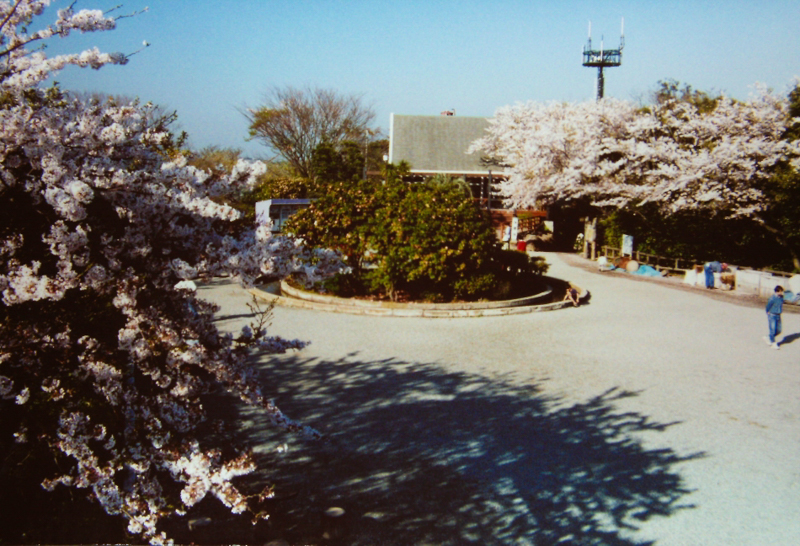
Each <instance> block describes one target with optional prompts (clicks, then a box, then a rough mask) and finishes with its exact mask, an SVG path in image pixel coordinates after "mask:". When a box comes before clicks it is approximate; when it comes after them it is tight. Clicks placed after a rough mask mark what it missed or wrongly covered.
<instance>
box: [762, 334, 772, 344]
mask: <svg viewBox="0 0 800 546" xmlns="http://www.w3.org/2000/svg"><path fill="white" fill-rule="evenodd" d="M761 339H763V340H764V343H766V344H767V345H772V342H771V341H770V340H769V338H768V337H767V336H764V337H762V338H761Z"/></svg>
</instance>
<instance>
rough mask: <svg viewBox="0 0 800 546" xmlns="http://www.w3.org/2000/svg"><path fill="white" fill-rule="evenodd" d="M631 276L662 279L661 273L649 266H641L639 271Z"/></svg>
mask: <svg viewBox="0 0 800 546" xmlns="http://www.w3.org/2000/svg"><path fill="white" fill-rule="evenodd" d="M631 275H642V276H644V277H661V276H662V275H661V272H660V271H659V270H658V269H656V268H654V267H651V266H649V265H640V266H639V269H637V270H636V271H633V272H631Z"/></svg>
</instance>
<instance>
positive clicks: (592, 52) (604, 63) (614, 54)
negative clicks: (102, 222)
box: [583, 19, 625, 100]
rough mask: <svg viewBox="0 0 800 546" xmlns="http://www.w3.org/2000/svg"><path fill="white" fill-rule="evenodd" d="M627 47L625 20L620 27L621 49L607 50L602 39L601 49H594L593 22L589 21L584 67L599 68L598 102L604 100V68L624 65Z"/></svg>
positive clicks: (584, 49)
mask: <svg viewBox="0 0 800 546" xmlns="http://www.w3.org/2000/svg"><path fill="white" fill-rule="evenodd" d="M624 47H625V19H622V24H621V25H620V37H619V48H617V49H605V48H604V47H603V40H602V38H601V39H600V49H599V50H597V49H592V22H591V21H589V40H588V41H587V42H586V45H585V46H583V66H596V67H597V100H600V99H602V98H603V95H604V92H605V76H604V75H603V68H605V67H613V66H619V65H621V64H622V49H623V48H624Z"/></svg>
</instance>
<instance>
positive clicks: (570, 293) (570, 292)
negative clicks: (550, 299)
mask: <svg viewBox="0 0 800 546" xmlns="http://www.w3.org/2000/svg"><path fill="white" fill-rule="evenodd" d="M567 300H569V301H571V302H572V305H573V307H577V306H578V305H579V304H578V291H577V290H575V289H574V288H573V287H571V286H570V287H569V288H567V293H566V294H564V301H567Z"/></svg>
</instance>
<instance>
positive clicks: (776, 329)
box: [764, 285, 783, 349]
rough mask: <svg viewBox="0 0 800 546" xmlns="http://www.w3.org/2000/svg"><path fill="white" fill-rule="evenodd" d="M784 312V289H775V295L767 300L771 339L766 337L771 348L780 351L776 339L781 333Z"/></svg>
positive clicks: (765, 339) (777, 287)
mask: <svg viewBox="0 0 800 546" xmlns="http://www.w3.org/2000/svg"><path fill="white" fill-rule="evenodd" d="M782 312H783V287H782V286H780V285H778V286H776V287H775V293H774V294H772V295H771V296H770V297H769V299H768V300H767V324H768V326H769V339H767V337H766V336H764V341H766V342H767V343H768V344H769V346H770V347H772V348H773V349H780V347H779V346H778V341H777V340H776V339H775V337H776V336H779V335H780V333H781V313H782Z"/></svg>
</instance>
